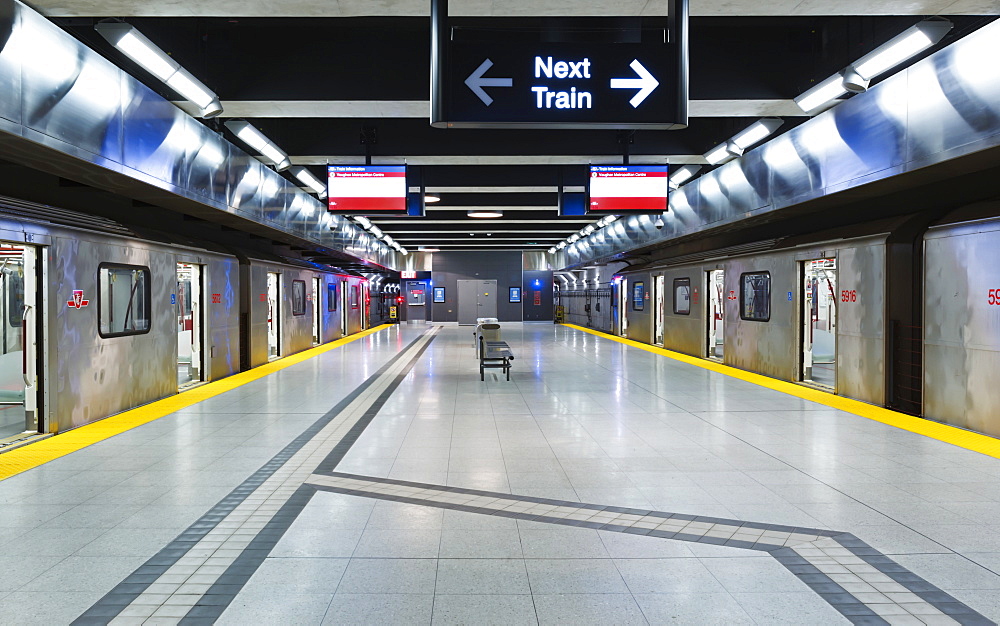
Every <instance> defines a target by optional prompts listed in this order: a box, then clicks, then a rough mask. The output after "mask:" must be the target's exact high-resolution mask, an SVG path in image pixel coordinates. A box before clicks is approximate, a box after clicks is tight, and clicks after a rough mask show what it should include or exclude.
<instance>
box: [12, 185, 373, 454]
mask: <svg viewBox="0 0 1000 626" xmlns="http://www.w3.org/2000/svg"><path fill="white" fill-rule="evenodd" d="M367 303H368V293H367V287H366V280H365V279H364V278H363V277H360V276H350V275H345V274H344V273H341V272H338V271H337V270H335V269H334V268H330V267H327V266H321V265H316V264H313V263H310V262H307V261H302V260H297V259H287V258H282V257H277V256H273V257H265V256H264V255H261V254H260V253H254V252H249V251H243V250H233V249H229V248H226V247H223V246H221V245H216V244H213V243H211V242H204V241H188V240H184V239H183V238H181V237H180V236H178V235H168V234H164V233H156V232H143V233H141V234H140V233H138V232H136V231H134V230H131V229H129V228H126V227H124V226H122V225H120V224H118V223H116V222H114V221H111V220H107V219H104V218H100V217H95V216H90V215H84V214H80V213H75V212H72V211H64V210H60V209H57V208H53V207H46V206H42V205H36V204H32V203H27V202H23V201H19V200H13V199H7V198H0V449H2V447H4V446H7V445H16V443H17V442H18V441H21V440H24V439H25V438H27V437H28V436H29V435H31V434H39V433H43V434H44V433H57V432H61V431H65V430H67V429H70V428H74V427H77V426H81V425H83V424H87V423H90V422H93V421H95V420H98V419H101V418H103V417H107V416H109V415H113V414H115V413H118V412H121V411H124V410H127V409H130V408H134V407H136V406H140V405H142V404H146V403H148V402H151V401H154V400H157V399H160V398H164V397H167V396H169V395H172V394H175V393H177V392H178V391H179V390H183V389H186V388H188V387H191V386H194V385H197V384H200V383H203V382H208V381H212V380H217V379H220V378H224V377H226V376H229V375H231V374H234V373H236V372H238V371H240V370H241V369H248V368H250V367H255V366H258V365H262V364H264V363H267V362H268V361H270V360H273V359H275V358H280V357H283V356H287V355H289V354H294V353H296V352H300V351H302V350H306V349H308V348H311V347H313V346H316V345H319V344H322V343H326V342H329V341H333V340H335V339H338V338H340V337H343V336H345V335H347V334H351V333H356V332H359V331H361V330H363V329H365V328H367V326H368V323H369V317H368V313H367V311H368V305H367Z"/></svg>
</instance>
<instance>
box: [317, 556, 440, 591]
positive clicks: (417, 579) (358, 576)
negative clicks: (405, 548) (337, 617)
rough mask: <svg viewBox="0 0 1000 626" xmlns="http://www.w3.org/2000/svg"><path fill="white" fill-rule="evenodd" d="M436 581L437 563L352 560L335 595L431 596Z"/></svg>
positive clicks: (418, 560) (428, 561)
mask: <svg viewBox="0 0 1000 626" xmlns="http://www.w3.org/2000/svg"><path fill="white" fill-rule="evenodd" d="M436 578H437V560H436V559H351V561H350V563H349V564H348V565H347V570H346V571H345V572H344V575H343V577H342V579H341V581H340V586H339V587H338V588H337V592H338V593H342V594H355V593H362V594H400V593H404V594H409V593H416V594H422V593H430V594H432V593H434V583H435V580H436Z"/></svg>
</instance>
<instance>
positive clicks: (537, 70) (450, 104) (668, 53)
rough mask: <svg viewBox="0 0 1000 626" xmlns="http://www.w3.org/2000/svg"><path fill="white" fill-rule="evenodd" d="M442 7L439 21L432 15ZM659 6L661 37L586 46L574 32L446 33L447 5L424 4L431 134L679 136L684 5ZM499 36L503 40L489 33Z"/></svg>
mask: <svg viewBox="0 0 1000 626" xmlns="http://www.w3.org/2000/svg"><path fill="white" fill-rule="evenodd" d="M441 3H444V4H445V7H444V13H445V15H444V17H442V16H441V15H440V12H439V13H435V12H434V10H433V9H434V7H435V6H436V5H438V4H441ZM667 4H668V5H669V10H670V11H671V13H672V15H673V18H672V19H671V20H670V21H669V24H670V26H669V27H668V28H650V27H648V25H645V26H640V27H636V28H634V29H632V30H628V29H622V30H621V31H620V32H619V31H615V30H613V29H612V28H608V29H604V30H605V31H606V32H601V33H599V34H597V35H595V41H593V42H590V43H587V42H586V41H584V40H585V39H586V37H585V36H581V35H579V34H578V33H576V34H574V35H572V36H570V35H566V32H567V31H570V30H572V29H571V28H568V27H567V28H566V29H565V30H548V29H547V27H544V26H543V27H540V28H538V29H535V30H532V28H533V27H532V25H531V24H528V25H524V26H510V25H506V24H504V23H501V24H500V25H498V26H496V27H490V28H489V29H487V28H485V27H482V26H479V25H472V26H468V27H461V28H454V29H451V28H450V27H449V22H448V19H447V15H446V11H447V7H446V5H447V2H446V0H433V1H432V29H433V31H434V35H433V40H434V42H433V47H434V51H433V53H432V60H431V65H432V67H431V72H432V76H431V84H432V88H431V125H432V126H435V127H439V128H577V129H586V128H616V129H638V128H648V129H678V128H685V127H686V126H687V118H688V115H687V98H688V93H687V36H686V32H687V1H686V0H668V1H667ZM662 23H663V22H662V21H661V22H660V24H661V26H662ZM507 31H509V32H510V34H511V36H509V37H508V36H500V35H498V34H497V33H498V32H499V33H500V34H501V35H503V34H504V33H506V32H507ZM526 32H530V33H534V35H531V34H526ZM608 32H613V33H614V34H613V35H612V36H608ZM533 40H534V41H533ZM616 40H617V41H616Z"/></svg>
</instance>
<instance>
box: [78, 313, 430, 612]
mask: <svg viewBox="0 0 1000 626" xmlns="http://www.w3.org/2000/svg"><path fill="white" fill-rule="evenodd" d="M430 330H431V329H428V330H427V331H424V332H423V333H421V335H420V336H419V337H417V338H415V339H414V340H413V341H411V342H410V343H408V344H407V345H406V347H405V348H403V349H402V350H400V352H399V353H398V354H396V355H395V356H394V357H392V358H391V359H389V361H388V362H387V363H386V364H385V365H383V366H382V367H381V368H379V370H378V371H377V372H375V373H374V374H372V375H371V376H369V377H368V379H367V380H365V381H364V382H363V383H361V384H360V385H359V386H358V387H357V388H355V389H354V391H352V392H351V393H349V394H348V395H347V396H345V397H344V399H343V400H341V401H340V402H338V403H337V404H336V405H335V406H334V407H333V408H332V409H330V410H329V411H328V412H327V413H326V414H325V415H323V416H322V417H320V418H319V419H318V420H316V421H315V422H314V423H313V424H312V425H311V426H309V427H308V428H307V429H306V430H305V431H303V432H302V434H300V435H299V436H297V437H296V438H295V439H294V440H293V441H292V442H291V443H289V444H288V445H287V446H285V448H284V449H282V450H281V452H279V453H278V454H276V455H275V456H274V457H272V458H271V460H269V461H268V462H267V463H265V464H264V465H263V466H262V467H261V468H260V469H258V470H257V471H256V472H254V473H253V475H251V476H250V478H248V479H247V480H245V481H244V482H243V483H242V484H240V485H239V486H238V487H236V488H235V489H233V490H232V491H231V492H230V493H229V494H228V495H227V496H226V497H224V498H223V499H222V500H220V501H219V502H218V503H217V504H216V505H215V506H213V507H212V508H211V509H209V510H208V512H207V513H205V515H203V516H202V517H201V518H199V519H198V521H196V522H195V523H194V524H192V525H191V526H190V527H188V528H187V530H185V531H184V532H182V533H181V534H180V535H178V536H177V538H176V539H174V540H173V541H171V542H170V543H169V544H167V546H166V547H164V548H163V549H162V550H160V551H159V552H158V553H157V554H156V555H154V556H153V557H152V558H150V559H149V560H148V561H146V562H145V563H144V564H142V565H141V566H139V568H138V569H136V570H135V571H134V572H133V573H132V574H130V575H129V576H128V577H127V578H125V580H123V581H122V582H121V583H119V584H118V585H116V586H115V588H114V589H112V590H111V591H109V592H108V593H107V594H106V595H105V596H104V597H103V598H101V599H100V600H98V601H97V602H95V603H94V605H93V606H91V607H90V608H89V609H87V610H86V611H84V613H83V614H82V615H80V617H78V618H77V619H76V620H74V621H73V622H72V624H73V625H74V626H84V625H88V626H89V625H96V624H107V623H108V622H110V621H111V620H112V619H114V618H115V617H117V616H118V614H119V613H121V612H122V610H123V609H124V608H125V607H127V606H128V605H130V604H131V603H132V602H133V601H134V600H135V599H136V598H137V597H139V596H140V595H141V594H142V593H143V592H144V591H145V590H146V589H147V588H149V585H151V584H153V582H155V581H156V580H157V579H158V578H159V577H160V576H162V575H163V573H164V572H166V571H167V570H168V569H170V568H171V567H172V566H173V565H174V564H175V563H177V561H178V560H180V558H181V557H182V556H184V555H185V554H187V553H188V551H189V550H191V548H193V547H194V546H195V545H196V544H197V543H198V542H199V541H200V540H201V539H202V538H203V537H204V536H205V535H207V534H208V533H209V532H211V530H212V529H214V528H215V527H216V526H217V525H218V524H219V522H221V521H222V520H223V519H225V518H226V516H227V515H229V514H230V513H232V511H233V510H234V509H235V508H236V507H237V506H239V505H240V503H242V502H243V501H244V500H246V498H247V497H248V496H249V495H250V494H252V493H253V492H254V491H255V490H256V489H257V488H258V487H260V486H261V485H262V484H264V482H265V481H267V479H268V478H270V477H271V476H272V475H273V474H274V472H276V471H277V470H278V469H280V468H281V466H282V465H284V464H285V463H287V462H288V460H289V459H290V458H292V456H294V455H295V453H296V452H298V451H299V450H301V449H302V446H304V445H305V444H306V443H308V442H309V441H310V440H311V439H312V438H313V437H315V436H316V435H317V434H318V433H319V432H320V431H321V430H322V429H323V428H324V427H326V425H327V424H329V423H330V422H331V421H333V419H335V418H336V417H337V416H338V415H339V414H340V413H341V412H342V411H343V410H344V409H346V408H347V407H348V406H349V405H350V404H351V402H353V401H354V400H355V399H357V397H358V396H360V395H361V394H362V393H364V392H365V391H366V390H367V389H368V388H369V387H371V386H372V385H373V384H375V382H376V381H378V380H379V378H381V377H382V376H383V375H384V374H385V373H386V372H387V371H388V370H389V369H390V368H392V367H393V366H394V365H395V364H396V363H398V362H399V361H400V360H402V359H404V358H406V356H407V353H408V352H409V350H410V349H411V348H412V347H413V346H414V345H415V344H416V343H417V342H418V341H420V340H421V339H422V338H423V337H424V336H425V335H426V334H427V333H428V332H430ZM425 348H426V346H425ZM425 348H424V349H425ZM422 352H423V349H421V353H422ZM411 361H412V359H411ZM409 367H412V364H411V365H410V366H409Z"/></svg>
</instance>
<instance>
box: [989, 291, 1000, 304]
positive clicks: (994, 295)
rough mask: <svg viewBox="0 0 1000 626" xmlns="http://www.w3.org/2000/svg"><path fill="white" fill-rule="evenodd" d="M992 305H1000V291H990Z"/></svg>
mask: <svg viewBox="0 0 1000 626" xmlns="http://www.w3.org/2000/svg"><path fill="white" fill-rule="evenodd" d="M989 302H990V304H994V305H1000V289H990V298H989Z"/></svg>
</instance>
